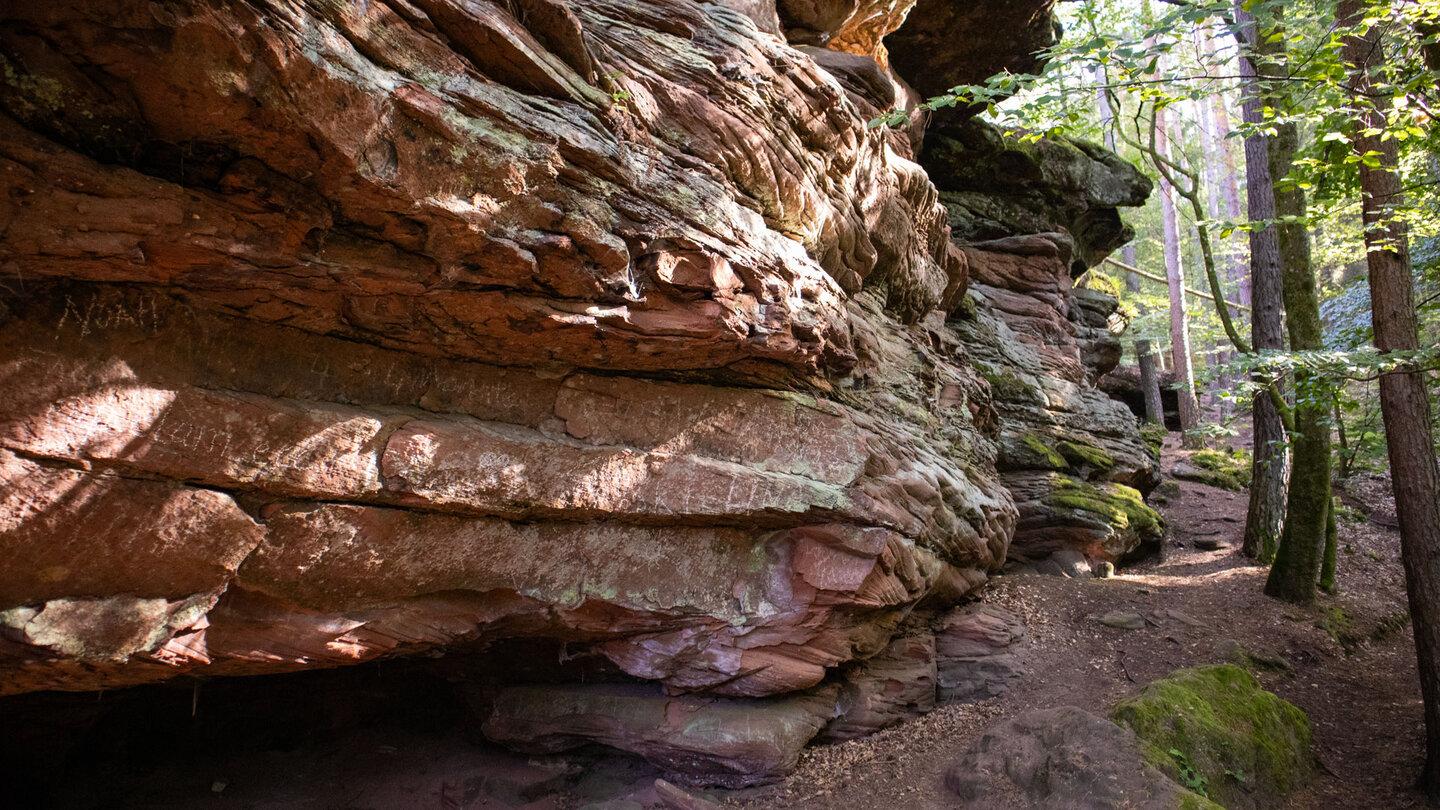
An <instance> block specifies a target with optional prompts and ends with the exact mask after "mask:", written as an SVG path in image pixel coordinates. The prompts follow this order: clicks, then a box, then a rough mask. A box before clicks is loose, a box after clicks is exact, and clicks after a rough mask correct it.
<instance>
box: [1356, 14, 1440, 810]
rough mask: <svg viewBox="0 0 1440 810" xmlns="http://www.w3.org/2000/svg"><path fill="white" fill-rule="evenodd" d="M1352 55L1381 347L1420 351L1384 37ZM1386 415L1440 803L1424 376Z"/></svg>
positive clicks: (1432, 775)
mask: <svg viewBox="0 0 1440 810" xmlns="http://www.w3.org/2000/svg"><path fill="white" fill-rule="evenodd" d="M1360 11H1361V7H1360V3H1359V2H1357V0H1341V1H1340V3H1339V7H1338V8H1337V9H1336V17H1337V19H1338V20H1340V21H1341V23H1342V25H1343V26H1344V27H1345V28H1347V29H1348V28H1352V27H1353V26H1354V25H1355V21H1356V18H1357V17H1358V16H1359V15H1360ZM1342 30H1343V29H1342ZM1344 55H1345V61H1346V62H1348V63H1349V66H1350V69H1351V77H1352V78H1351V84H1352V86H1354V87H1355V94H1356V95H1355V99H1356V101H1357V103H1358V104H1359V107H1360V110H1359V115H1358V116H1357V119H1356V121H1355V130H1356V132H1355V134H1356V138H1355V149H1356V151H1357V152H1358V153H1359V154H1362V155H1364V154H1368V153H1370V152H1377V153H1379V155H1380V160H1379V166H1378V167H1371V166H1367V165H1365V164H1364V163H1361V164H1360V189H1361V204H1362V215H1363V218H1364V221H1365V247H1366V261H1367V263H1368V264H1369V269H1370V311H1371V318H1372V321H1373V323H1374V326H1375V348H1377V349H1379V350H1380V351H1381V352H1392V351H1405V350H1413V349H1417V348H1419V345H1420V339H1419V325H1418V323H1417V319H1416V314H1415V287H1414V280H1413V278H1412V275H1411V273H1412V269H1411V265H1410V253H1409V244H1408V234H1407V233H1406V230H1405V225H1404V223H1403V222H1400V221H1398V220H1395V219H1393V218H1392V216H1391V213H1390V212H1391V211H1392V209H1393V207H1394V206H1396V205H1398V204H1399V203H1401V201H1402V192H1401V181H1400V174H1399V159H1398V155H1397V153H1396V149H1397V147H1396V141H1395V140H1394V139H1393V138H1392V139H1389V140H1381V138H1380V135H1379V131H1380V130H1383V129H1384V128H1385V126H1386V123H1387V122H1386V120H1385V112H1384V110H1385V106H1384V105H1385V104H1387V103H1388V99H1383V98H1372V99H1370V100H1369V101H1366V100H1365V96H1364V95H1363V94H1364V93H1366V92H1367V91H1369V90H1370V89H1371V87H1372V81H1371V76H1372V71H1373V70H1374V69H1375V68H1376V67H1377V66H1378V65H1380V64H1381V60H1382V59H1383V55H1382V54H1381V52H1380V41H1379V32H1378V31H1375V30H1371V31H1369V32H1366V33H1363V34H1362V33H1356V34H1352V35H1351V36H1349V37H1346V39H1345V45H1344ZM1380 410H1381V413H1382V415H1383V417H1384V420H1385V446H1386V450H1387V451H1388V454H1389V456H1390V475H1391V479H1392V485H1393V487H1394V489H1395V509H1396V512H1397V513H1398V516H1399V518H1400V550H1401V557H1402V559H1403V561H1404V564H1405V585H1406V590H1407V592H1408V593H1409V601H1410V624H1411V627H1412V628H1414V631H1415V654H1416V656H1417V658H1418V661H1419V669H1420V693H1421V696H1422V698H1423V702H1424V704H1425V730H1426V735H1425V736H1426V757H1425V767H1424V769H1423V771H1422V772H1421V775H1420V789H1421V790H1423V791H1424V792H1425V793H1426V794H1427V795H1428V796H1430V797H1431V798H1432V799H1434V798H1440V472H1437V470H1436V459H1435V446H1434V445H1433V444H1432V443H1431V429H1432V426H1433V424H1434V423H1433V422H1432V421H1431V418H1430V417H1431V415H1430V399H1429V396H1428V395H1427V392H1426V390H1425V375H1424V372H1420V371H1416V370H1413V369H1409V370H1400V371H1395V372H1391V373H1389V374H1385V375H1383V376H1381V377H1380Z"/></svg>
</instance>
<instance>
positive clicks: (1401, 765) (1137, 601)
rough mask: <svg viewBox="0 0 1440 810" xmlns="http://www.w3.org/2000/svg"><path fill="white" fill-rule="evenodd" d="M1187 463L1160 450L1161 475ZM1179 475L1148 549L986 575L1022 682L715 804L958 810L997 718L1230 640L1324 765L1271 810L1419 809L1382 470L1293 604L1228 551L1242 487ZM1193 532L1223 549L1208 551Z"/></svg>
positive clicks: (1213, 658)
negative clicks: (1156, 553) (1325, 569)
mask: <svg viewBox="0 0 1440 810" xmlns="http://www.w3.org/2000/svg"><path fill="white" fill-rule="evenodd" d="M1171 441H1172V442H1173V441H1174V437H1172V439H1171ZM1183 458H1184V452H1183V451H1180V450H1179V449H1178V448H1176V447H1174V446H1171V445H1167V447H1166V448H1165V452H1164V457H1163V459H1162V460H1163V463H1164V468H1165V472H1166V474H1167V475H1168V474H1169V472H1170V470H1171V469H1172V468H1173V467H1174V465H1175V464H1176V463H1177V462H1178V461H1181V460H1182V459H1183ZM1175 484H1177V485H1178V491H1177V490H1176V488H1175V487H1174V486H1172V485H1167V486H1166V487H1165V488H1164V489H1165V490H1166V491H1168V493H1169V494H1168V495H1167V496H1165V503H1163V504H1156V507H1157V509H1158V510H1159V511H1160V512H1161V513H1162V514H1163V515H1164V516H1165V519H1166V522H1167V524H1168V526H1169V537H1168V539H1167V541H1166V544H1167V546H1166V549H1165V553H1164V554H1163V557H1162V558H1160V559H1156V560H1152V561H1149V562H1145V563H1141V564H1139V565H1135V566H1130V567H1126V568H1122V569H1121V570H1120V572H1119V573H1118V575H1117V576H1116V577H1114V578H1112V579H1093V580H1074V579H1057V578H1055V577H1046V576H1039V575H1014V576H1003V577H997V578H996V579H994V580H993V581H992V582H991V584H990V585H989V586H988V590H987V592H986V593H985V594H984V595H983V597H982V598H983V599H984V600H986V601H990V602H995V603H997V604H1000V605H1002V606H1005V607H1007V608H1008V609H1010V610H1011V611H1013V612H1015V613H1017V614H1019V615H1021V616H1023V617H1024V618H1025V620H1026V622H1027V624H1028V628H1029V644H1030V648H1029V651H1028V660H1027V669H1028V672H1029V676H1028V677H1025V678H1021V679H1019V680H1018V681H1017V682H1016V683H1015V684H1014V686H1013V687H1012V688H1011V689H1010V690H1009V691H1008V692H1006V693H1005V694H1003V695H1001V696H1000V697H997V698H993V699H991V700H989V701H986V702H984V703H979V704H971V705H950V706H944V707H941V708H940V709H938V710H936V711H935V712H933V713H931V714H929V715H926V716H925V717H921V718H918V719H916V720H913V721H911V722H908V723H905V724H903V725H900V726H896V727H894V728H891V729H888V730H885V731H882V732H880V733H879V734H876V735H874V736H871V737H868V738H866V739H861V740H854V741H851V742H847V743H843V744H840V745H834V746H828V747H817V748H812V749H810V750H809V751H808V752H807V753H806V754H805V756H804V759H803V760H802V762H801V765H800V767H799V769H798V770H797V771H796V772H795V773H794V774H792V775H791V776H790V777H789V778H788V779H787V780H785V781H784V782H783V783H781V784H779V785H775V786H772V787H769V788H762V789H757V790H752V791H750V792H749V793H748V794H745V795H737V794H732V795H731V796H729V797H728V798H727V803H734V804H737V805H741V806H744V807H746V808H750V810H779V809H780V808H786V809H787V810H788V809H789V808H796V810H800V809H802V808H803V809H806V810H829V809H830V808H845V809H846V810H881V808H895V807H905V808H914V810H929V808H954V807H956V806H957V803H958V801H957V799H956V798H955V797H954V796H953V795H951V794H949V793H948V792H947V790H946V788H945V786H944V783H943V778H944V773H945V771H946V769H947V768H949V767H950V765H951V764H953V763H954V762H955V761H956V760H958V759H959V758H960V755H961V753H962V752H963V751H965V749H966V748H968V747H969V746H970V745H971V744H972V743H974V742H975V741H976V740H977V739H978V738H979V737H980V735H981V734H983V733H984V731H985V730H986V729H987V728H989V727H991V726H993V725H995V724H996V723H998V722H1000V720H1002V719H1003V718H1005V717H1006V716H1008V715H1012V714H1018V713H1020V712H1024V711H1029V710H1031V709H1043V708H1049V707H1054V706H1064V705H1075V706H1079V707H1081V708H1083V709H1086V710H1087V711H1090V712H1093V713H1096V714H1100V715H1106V714H1108V713H1109V710H1110V708H1111V707H1112V706H1113V705H1114V704H1115V703H1116V701H1118V700H1120V699H1121V698H1124V697H1126V696H1128V695H1130V694H1132V693H1134V692H1136V691H1137V690H1138V689H1139V688H1140V687H1142V686H1143V685H1144V684H1146V683H1148V682H1149V681H1152V680H1154V679H1156V678H1160V677H1163V676H1165V675H1166V674H1168V673H1169V672H1171V671H1173V670H1175V669H1179V668H1182V667H1190V666H1197V665H1202V664H1209V663H1221V662H1225V661H1227V660H1229V651H1228V650H1227V649H1226V648H1227V647H1228V646H1233V645H1229V644H1227V642H1231V641H1235V642H1239V644H1240V645H1241V646H1242V647H1243V648H1244V649H1245V650H1246V651H1248V652H1249V653H1250V654H1251V655H1253V656H1258V657H1262V658H1268V659H1273V660H1274V661H1275V662H1276V664H1277V666H1275V667H1274V668H1273V669H1267V670H1264V671H1261V672H1257V673H1256V674H1257V676H1258V677H1259V678H1260V680H1261V682H1262V683H1263V684H1264V686H1265V688H1267V689H1269V690H1271V691H1273V692H1275V693H1276V694H1278V695H1280V696H1281V697H1283V698H1285V699H1286V700H1288V701H1290V702H1291V703H1294V704H1295V705H1297V706H1299V707H1300V708H1301V709H1303V710H1304V711H1305V713H1306V714H1307V715H1308V716H1309V718H1310V723H1311V728H1312V733H1313V744H1314V751H1315V754H1316V756H1317V758H1318V760H1319V764H1320V768H1319V770H1318V771H1317V777H1316V779H1315V780H1314V782H1313V783H1312V784H1311V785H1310V786H1308V787H1307V788H1305V789H1303V790H1301V791H1299V792H1297V793H1295V794H1292V795H1291V796H1290V797H1288V800H1287V802H1286V803H1285V804H1284V805H1282V807H1283V808H1284V810H1320V809H1321V808H1333V807H1345V808H1352V809H1354V810H1359V809H1360V808H1375V810H1381V809H1382V808H1383V809H1384V810H1395V809H1396V808H1407V807H1423V806H1425V805H1424V803H1423V800H1422V797H1421V796H1420V795H1419V794H1418V793H1417V792H1415V791H1413V790H1411V789H1410V787H1411V784H1412V783H1413V781H1414V778H1415V777H1416V776H1417V775H1418V774H1419V772H1420V767H1421V764H1422V761H1423V752H1424V725H1423V716H1422V710H1423V706H1422V703H1421V698H1420V687H1419V681H1418V677H1417V675H1416V670H1415V647H1414V642H1413V638H1412V636H1411V634H1410V628H1409V625H1408V622H1407V621H1406V617H1407V616H1408V612H1407V611H1406V607H1405V586H1404V571H1403V568H1402V566H1401V562H1400V538H1399V533H1398V531H1397V530H1396V529H1395V528H1394V526H1395V524H1396V518H1395V512H1394V505H1393V500H1392V499H1391V497H1390V494H1389V481H1388V479H1387V478H1382V477H1380V476H1373V475H1367V476H1359V477H1356V478H1352V479H1351V481H1350V483H1349V485H1348V486H1347V487H1346V489H1345V490H1343V491H1342V492H1340V495H1341V496H1342V498H1343V499H1344V501H1345V503H1346V505H1347V506H1349V507H1350V509H1349V510H1346V511H1345V512H1344V516H1345V519H1342V520H1341V522H1340V543H1339V546H1340V555H1339V565H1338V574H1337V586H1338V587H1337V589H1336V591H1337V592H1336V593H1335V594H1334V595H1322V596H1321V598H1320V600H1319V602H1318V604H1316V605H1315V606H1313V607H1307V608H1301V607H1296V606H1293V605H1289V604H1286V603H1283V602H1279V601H1276V600H1274V599H1270V598H1268V597H1266V596H1264V594H1263V593H1262V591H1263V588H1264V584H1265V575H1266V570H1267V569H1264V568H1260V567H1257V566H1255V565H1253V564H1252V561H1251V560H1249V559H1248V558H1246V557H1245V556H1244V555H1242V554H1241V552H1240V548H1239V547H1240V542H1241V535H1242V532H1243V530H1244V525H1245V511H1246V507H1247V501H1246V497H1247V496H1246V494H1245V493H1243V492H1241V493H1234V492H1228V491H1226V490H1223V489H1217V488H1215V487H1211V486H1207V485H1204V484H1200V483H1194V482H1190V481H1176V482H1175ZM1197 541H1198V542H1199V545H1200V546H1211V547H1213V546H1214V545H1215V544H1216V543H1217V541H1218V543H1219V544H1220V547H1219V548H1214V549H1213V550H1206V549H1204V548H1200V547H1197ZM1117 609H1120V610H1126V611H1132V612H1136V613H1140V614H1141V615H1142V616H1145V617H1146V626H1145V627H1144V628H1143V629H1140V630H1121V629H1116V628H1112V627H1108V626H1105V625H1102V624H1100V623H1099V622H1097V621H1096V617H1098V616H1100V615H1102V614H1104V613H1107V612H1109V611H1113V610H1117ZM1279 662H1283V668H1281V666H1278V664H1279Z"/></svg>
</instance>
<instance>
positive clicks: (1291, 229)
mask: <svg viewBox="0 0 1440 810" xmlns="http://www.w3.org/2000/svg"><path fill="white" fill-rule="evenodd" d="M1277 132H1278V134H1277V135H1276V137H1275V138H1273V139H1272V140H1271V142H1270V177H1271V179H1272V180H1277V181H1278V180H1280V179H1282V178H1284V176H1285V175H1286V174H1288V173H1289V170H1290V164H1291V161H1292V160H1293V159H1294V156H1295V152H1296V151H1297V150H1298V148H1299V141H1300V136H1299V133H1298V131H1297V130H1296V127H1295V125H1294V124H1281V125H1280V126H1279V127H1277ZM1273 187H1274V189H1275V214H1276V215H1277V216H1278V217H1282V218H1284V217H1301V218H1303V217H1304V216H1305V215H1306V205H1305V193H1304V192H1303V191H1301V190H1300V189H1299V188H1298V187H1297V186H1293V185H1292V186H1282V185H1279V184H1278V183H1277V184H1276V185H1274V186H1273ZM1276 231H1277V233H1278V236H1279V238H1280V266H1281V268H1282V272H1283V281H1284V285H1283V286H1284V294H1285V325H1286V327H1287V331H1288V332H1289V335H1290V348H1291V349H1292V350H1294V351H1305V350H1317V349H1323V348H1324V335H1323V332H1322V327H1321V322H1320V300H1319V294H1318V293H1317V292H1316V289H1315V269H1314V266H1313V265H1312V264H1311V261H1310V231H1309V229H1308V228H1307V227H1306V226H1305V225H1303V224H1299V223H1283V224H1280V225H1277V226H1276ZM1323 384H1324V383H1323V381H1320V380H1318V379H1315V378H1313V377H1312V376H1311V375H1310V374H1309V372H1307V371H1305V370H1303V369H1300V370H1297V371H1296V373H1295V389H1296V396H1295V433H1294V435H1292V436H1291V445H1292V447H1293V450H1292V453H1293V458H1294V461H1295V465H1294V467H1293V468H1292V469H1291V471H1290V489H1289V491H1288V492H1287V493H1286V499H1285V526H1284V529H1283V530H1282V531H1281V534H1280V548H1279V550H1277V551H1276V552H1275V562H1274V563H1273V564H1272V565H1271V567H1270V577H1269V579H1268V580H1267V581H1266V583H1265V592H1266V593H1267V594H1269V595H1271V596H1274V597H1276V598H1277V599H1284V600H1285V601H1287V602H1297V603H1302V604H1303V603H1308V602H1313V601H1314V600H1315V595H1316V594H1315V588H1316V584H1317V583H1318V581H1319V578H1320V566H1321V562H1322V558H1323V552H1324V548H1325V521H1326V516H1327V515H1328V514H1329V512H1330V420H1329V414H1328V411H1329V408H1328V407H1327V406H1328V404H1329V400H1330V396H1329V395H1328V394H1325V393H1323V392H1321V391H1319V390H1315V389H1316V387H1317V386H1319V385H1323Z"/></svg>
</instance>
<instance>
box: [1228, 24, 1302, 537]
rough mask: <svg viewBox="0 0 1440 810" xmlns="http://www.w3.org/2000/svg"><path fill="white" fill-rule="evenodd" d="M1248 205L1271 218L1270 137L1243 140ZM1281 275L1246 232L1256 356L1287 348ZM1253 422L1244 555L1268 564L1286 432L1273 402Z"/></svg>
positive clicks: (1255, 95)
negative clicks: (1248, 240)
mask: <svg viewBox="0 0 1440 810" xmlns="http://www.w3.org/2000/svg"><path fill="white" fill-rule="evenodd" d="M1235 17H1236V21H1237V22H1239V23H1240V24H1241V25H1242V26H1247V28H1246V30H1247V31H1249V33H1248V34H1247V36H1248V37H1249V38H1250V39H1251V40H1252V41H1253V40H1254V34H1253V32H1254V18H1253V17H1251V15H1250V13H1249V12H1248V11H1245V10H1244V9H1243V8H1242V7H1241V3H1239V2H1237V3H1236V4H1235ZM1244 50H1245V47H1244V45H1243V43H1242V47H1241V51H1242V58H1241V60H1240V69H1241V71H1242V75H1244V76H1245V82H1244V95H1243V97H1242V105H1241V109H1242V111H1243V114H1244V118H1245V123H1247V124H1258V123H1260V122H1261V121H1262V118H1263V116H1262V113H1261V106H1260V95H1259V88H1258V86H1257V84H1258V83H1257V80H1256V74H1255V67H1254V65H1253V64H1252V63H1251V61H1250V59H1249V58H1246V57H1245V56H1243V52H1244ZM1245 176H1246V184H1245V185H1246V198H1247V199H1246V202H1247V205H1248V207H1249V211H1248V213H1247V216H1248V217H1249V219H1250V220H1252V221H1254V220H1268V219H1274V218H1275V197H1274V190H1273V188H1272V184H1271V181H1270V147H1269V138H1267V137H1265V136H1264V135H1250V136H1249V137H1247V138H1246V139H1245ZM1280 278H1281V273H1280V242H1279V238H1278V237H1277V236H1276V233H1275V228H1274V227H1273V226H1271V227H1268V228H1265V229H1264V230H1252V231H1250V279H1251V281H1250V285H1248V286H1249V287H1250V288H1251V289H1252V290H1253V294H1252V300H1251V306H1252V307H1253V310H1252V312H1251V314H1250V340H1251V345H1253V346H1254V348H1255V349H1256V351H1261V350H1264V349H1283V348H1285V327H1284V323H1283V311H1282V307H1281V305H1282V301H1283V300H1284V299H1283V297H1282V293H1281V280H1280ZM1252 418H1253V423H1254V436H1253V451H1254V455H1253V461H1252V462H1251V467H1250V472H1251V477H1250V480H1251V484H1250V508H1249V511H1247V512H1246V514H1245V540H1244V544H1243V546H1242V550H1243V551H1244V552H1245V554H1247V555H1249V556H1251V557H1254V558H1256V559H1258V560H1259V561H1261V562H1264V563H1268V562H1270V561H1271V560H1273V559H1274V558H1275V549H1276V548H1277V547H1278V546H1279V544H1280V530H1281V527H1282V526H1283V525H1284V518H1285V510H1284V508H1283V504H1284V500H1285V487H1286V483H1287V481H1288V480H1289V471H1290V454H1289V451H1288V449H1287V448H1286V446H1285V427H1284V425H1283V424H1282V422H1281V420H1280V412H1279V410H1278V409H1276V407H1275V403H1274V402H1273V401H1271V399H1270V398H1269V397H1267V396H1264V395H1257V396H1256V397H1255V399H1254V401H1253V404H1252Z"/></svg>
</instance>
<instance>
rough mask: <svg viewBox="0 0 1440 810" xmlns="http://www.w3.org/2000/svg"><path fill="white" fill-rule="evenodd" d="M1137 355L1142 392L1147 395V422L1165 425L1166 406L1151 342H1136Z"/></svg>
mask: <svg viewBox="0 0 1440 810" xmlns="http://www.w3.org/2000/svg"><path fill="white" fill-rule="evenodd" d="M1135 354H1136V356H1137V357H1138V359H1139V361H1140V391H1141V392H1142V393H1143V394H1144V395H1145V422H1146V424H1151V425H1164V424H1165V404H1164V401H1163V400H1162V399H1160V374H1159V373H1158V372H1156V370H1155V353H1154V352H1152V351H1150V341H1148V340H1137V341H1135Z"/></svg>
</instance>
